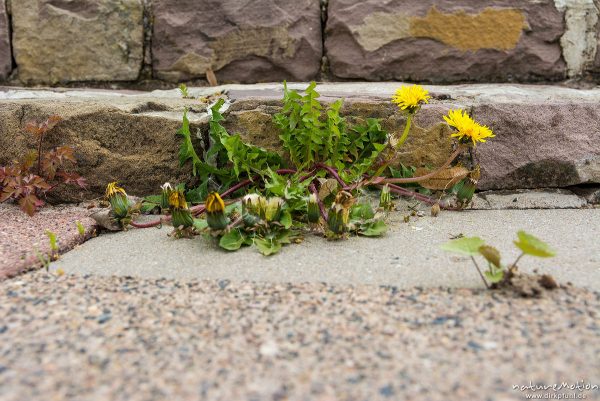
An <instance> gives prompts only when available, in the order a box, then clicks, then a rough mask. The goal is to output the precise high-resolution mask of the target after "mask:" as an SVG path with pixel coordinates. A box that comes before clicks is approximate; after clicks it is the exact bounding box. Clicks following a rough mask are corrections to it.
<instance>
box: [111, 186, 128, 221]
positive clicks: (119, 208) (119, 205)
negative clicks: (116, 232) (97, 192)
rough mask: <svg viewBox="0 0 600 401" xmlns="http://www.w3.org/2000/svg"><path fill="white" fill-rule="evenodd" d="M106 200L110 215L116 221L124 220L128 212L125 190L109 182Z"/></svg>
mask: <svg viewBox="0 0 600 401" xmlns="http://www.w3.org/2000/svg"><path fill="white" fill-rule="evenodd" d="M106 199H108V202H109V203H110V207H111V210H112V213H113V214H114V216H115V217H116V218H117V219H122V218H125V217H127V216H128V215H129V212H130V206H131V204H130V202H129V198H127V193H126V192H125V190H124V189H123V188H121V187H119V186H118V185H117V183H116V182H111V183H110V184H108V185H107V186H106Z"/></svg>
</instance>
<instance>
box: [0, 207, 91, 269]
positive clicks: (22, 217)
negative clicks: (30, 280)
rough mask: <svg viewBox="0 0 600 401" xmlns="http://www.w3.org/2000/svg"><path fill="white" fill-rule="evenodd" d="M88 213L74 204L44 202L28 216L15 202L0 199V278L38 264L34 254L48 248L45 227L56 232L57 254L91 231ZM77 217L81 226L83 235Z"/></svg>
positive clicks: (45, 252) (88, 235)
mask: <svg viewBox="0 0 600 401" xmlns="http://www.w3.org/2000/svg"><path fill="white" fill-rule="evenodd" d="M89 213H90V212H89V210H87V209H85V208H83V207H77V206H58V207H52V206H45V207H43V208H42V209H40V211H39V212H38V213H36V214H35V215H34V216H33V217H29V216H28V215H26V214H25V213H23V212H22V211H21V210H20V209H19V208H18V207H17V206H16V205H13V204H7V203H0V280H2V279H4V278H7V277H11V276H14V275H17V274H18V273H21V272H22V271H23V270H25V269H29V268H31V267H33V266H36V265H38V266H40V265H41V264H42V263H41V261H40V259H39V257H38V254H39V255H47V254H50V251H51V250H50V242H49V239H48V237H47V235H46V230H49V231H51V232H53V233H54V234H55V235H56V238H57V241H58V246H59V253H61V254H62V253H64V252H66V251H68V250H70V249H72V248H73V247H75V246H76V245H77V244H80V243H82V242H83V241H85V240H86V239H87V238H89V237H90V236H91V235H93V234H95V226H96V222H95V221H94V220H92V219H91V218H89V217H88V215H89ZM77 221H79V222H80V223H81V224H82V226H83V227H84V229H85V234H84V235H83V236H82V235H80V234H79V230H78V228H77V224H76V222H77Z"/></svg>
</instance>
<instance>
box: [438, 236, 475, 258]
mask: <svg viewBox="0 0 600 401" xmlns="http://www.w3.org/2000/svg"><path fill="white" fill-rule="evenodd" d="M482 245H485V241H484V240H482V239H481V238H479V237H463V238H458V239H454V240H452V241H448V242H446V243H445V244H443V245H442V246H441V248H442V249H443V250H445V251H449V252H454V253H460V254H462V255H468V256H474V255H477V254H478V253H479V248H480V247H481V246H482Z"/></svg>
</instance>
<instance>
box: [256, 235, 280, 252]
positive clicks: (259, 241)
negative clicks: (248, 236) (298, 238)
mask: <svg viewBox="0 0 600 401" xmlns="http://www.w3.org/2000/svg"><path fill="white" fill-rule="evenodd" d="M254 245H256V247H257V248H258V250H259V251H260V253H262V254H263V255H265V256H269V255H273V254H275V253H277V252H279V251H280V250H281V247H282V244H281V242H279V241H278V240H277V239H276V238H273V237H271V238H269V237H267V238H258V237H256V238H254Z"/></svg>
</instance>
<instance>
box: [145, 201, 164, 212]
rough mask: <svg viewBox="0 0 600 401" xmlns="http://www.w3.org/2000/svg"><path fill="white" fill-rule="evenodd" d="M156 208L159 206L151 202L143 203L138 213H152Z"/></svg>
mask: <svg viewBox="0 0 600 401" xmlns="http://www.w3.org/2000/svg"><path fill="white" fill-rule="evenodd" d="M157 207H160V204H158V203H151V202H143V203H142V206H140V212H142V213H143V214H147V213H150V212H152V211H153V210H154V209H156V208H157Z"/></svg>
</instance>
